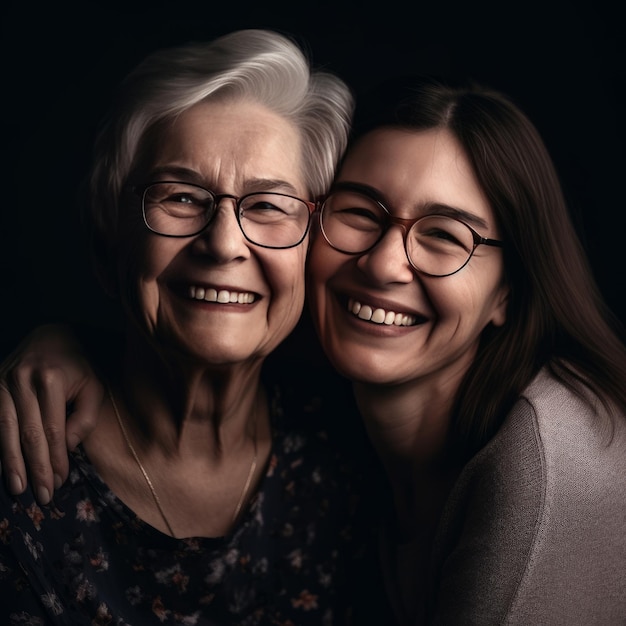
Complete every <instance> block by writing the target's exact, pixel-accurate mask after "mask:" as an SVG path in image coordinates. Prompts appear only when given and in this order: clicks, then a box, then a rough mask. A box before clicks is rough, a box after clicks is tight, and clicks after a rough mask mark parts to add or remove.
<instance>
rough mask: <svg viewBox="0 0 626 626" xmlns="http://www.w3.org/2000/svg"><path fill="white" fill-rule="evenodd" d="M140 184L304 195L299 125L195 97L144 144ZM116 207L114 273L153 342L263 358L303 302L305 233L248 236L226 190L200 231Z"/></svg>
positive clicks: (204, 353)
mask: <svg viewBox="0 0 626 626" xmlns="http://www.w3.org/2000/svg"><path fill="white" fill-rule="evenodd" d="M142 153H143V155H144V157H143V158H141V159H140V162H139V164H138V167H137V168H136V170H135V171H136V175H135V178H137V179H138V182H139V183H141V184H147V183H151V182H157V181H166V180H167V181H172V180H175V181H181V182H187V183H195V184H197V185H201V186H203V187H205V188H207V189H210V190H211V191H213V192H215V193H217V194H220V193H227V194H233V195H235V196H238V197H239V196H242V195H244V194H247V193H252V192H260V191H273V192H281V193H286V194H290V195H294V196H297V197H300V198H303V199H307V200H308V193H307V190H306V187H305V184H304V178H303V176H302V170H301V156H300V155H301V146H300V135H299V131H298V129H297V128H295V127H294V126H293V125H292V124H291V123H289V122H288V121H286V120H285V119H283V118H281V117H280V116H278V115H276V114H274V113H272V112H270V111H269V110H267V109H266V108H264V107H263V106H261V105H258V104H254V103H250V102H233V101H227V102H211V103H200V104H198V105H196V106H194V107H193V108H191V109H189V110H187V111H186V112H184V113H183V114H182V115H180V116H179V117H177V118H176V120H175V121H173V122H171V123H169V124H167V125H164V126H162V127H161V128H160V129H159V130H158V132H157V134H156V135H155V136H153V137H151V141H150V143H149V144H145V145H144V150H143V152H142ZM130 202H131V203H132V204H130V205H126V206H124V207H123V209H122V212H123V219H122V226H121V231H122V232H123V233H124V235H125V237H124V241H123V243H122V244H121V246H120V252H121V254H120V262H119V279H120V282H121V284H122V286H123V290H122V294H128V295H127V296H126V301H125V306H126V310H127V313H128V314H129V315H130V316H131V317H132V318H133V321H135V322H136V323H138V325H139V327H140V329H141V330H142V331H143V332H144V333H147V334H148V335H149V336H150V337H152V338H154V340H155V343H156V344H158V345H159V346H167V347H168V348H170V349H173V350H174V351H175V352H178V353H182V354H184V355H186V356H188V357H191V358H195V359H197V360H199V361H200V362H201V363H203V364H204V363H206V364H215V365H223V364H232V363H237V362H241V361H246V360H248V359H255V358H258V357H264V356H266V355H267V354H269V353H270V352H271V351H272V350H274V348H276V346H277V345H278V344H279V343H280V342H281V341H282V340H283V339H284V338H285V337H286V336H287V335H288V334H289V332H290V331H291V330H292V329H293V327H294V326H295V324H296V322H297V321H298V319H299V317H300V314H301V311H302V306H303V301H304V262H305V257H306V251H307V240H306V239H305V241H304V242H303V243H302V244H300V245H299V246H296V247H293V248H289V249H280V250H276V249H266V248H261V247H259V246H256V245H254V244H252V243H250V242H248V241H247V240H246V239H245V238H244V236H243V234H242V232H241V230H240V228H239V225H238V223H237V219H236V215H235V202H234V200H232V199H229V198H227V199H223V200H222V201H221V203H220V205H219V208H218V211H217V214H216V215H215V217H214V219H213V221H212V223H211V224H210V226H209V227H208V228H207V229H205V230H204V231H203V232H202V233H200V234H199V235H196V236H194V237H184V238H169V237H163V236H160V235H156V234H154V233H151V232H150V231H149V230H148V229H147V228H146V227H145V225H144V224H143V222H142V221H141V203H140V200H139V199H138V198H137V197H134V198H133V199H132V200H131V201H130Z"/></svg>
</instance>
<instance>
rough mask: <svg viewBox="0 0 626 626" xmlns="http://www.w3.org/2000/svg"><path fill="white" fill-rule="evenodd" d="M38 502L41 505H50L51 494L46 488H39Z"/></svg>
mask: <svg viewBox="0 0 626 626" xmlns="http://www.w3.org/2000/svg"><path fill="white" fill-rule="evenodd" d="M37 501H38V502H39V504H48V502H50V492H49V491H48V490H47V489H46V487H37Z"/></svg>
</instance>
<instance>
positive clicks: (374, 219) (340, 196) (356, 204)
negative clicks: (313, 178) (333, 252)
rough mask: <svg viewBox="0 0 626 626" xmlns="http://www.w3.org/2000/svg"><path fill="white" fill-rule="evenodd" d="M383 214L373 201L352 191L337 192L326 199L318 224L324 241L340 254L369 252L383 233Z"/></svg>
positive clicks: (383, 211) (380, 207)
mask: <svg viewBox="0 0 626 626" xmlns="http://www.w3.org/2000/svg"><path fill="white" fill-rule="evenodd" d="M386 218H387V213H386V212H385V210H384V209H383V208H382V206H380V205H379V204H378V203H377V202H376V201H375V200H372V199H371V198H368V197H367V196H364V195H363V194H360V193H358V192H355V191H348V190H345V191H344V190H340V191H335V192H333V193H332V194H330V195H329V196H328V198H327V199H326V201H325V202H324V206H323V207H322V212H321V216H320V224H321V228H322V232H323V233H324V237H325V238H326V241H328V243H329V244H330V245H331V246H333V248H336V249H337V250H339V251H341V252H348V253H358V252H364V251H365V250H367V249H369V248H371V247H372V246H373V245H374V244H375V243H376V242H377V241H378V239H379V238H380V235H381V233H382V232H383V229H384V226H385V221H386Z"/></svg>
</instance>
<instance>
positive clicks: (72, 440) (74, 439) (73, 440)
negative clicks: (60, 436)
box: [67, 435, 80, 452]
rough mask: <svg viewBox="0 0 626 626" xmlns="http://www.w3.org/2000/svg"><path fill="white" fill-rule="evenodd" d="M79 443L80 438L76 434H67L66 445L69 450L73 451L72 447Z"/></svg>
mask: <svg viewBox="0 0 626 626" xmlns="http://www.w3.org/2000/svg"><path fill="white" fill-rule="evenodd" d="M79 443H80V439H79V438H78V436H77V435H68V436H67V447H68V449H69V451H70V452H73V451H74V448H76V446H77V445H78V444H79Z"/></svg>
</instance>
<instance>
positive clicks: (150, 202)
mask: <svg viewBox="0 0 626 626" xmlns="http://www.w3.org/2000/svg"><path fill="white" fill-rule="evenodd" d="M214 205H215V202H214V199H213V196H212V195H211V194H210V193H209V192H208V191H207V190H206V189H203V188H202V187H197V186H196V185H189V184H186V183H167V182H165V183H155V184H153V185H150V186H149V187H147V188H146V190H145V191H144V194H143V214H144V219H145V222H146V225H147V226H148V228H150V230H153V231H154V232H155V233H158V234H160V235H170V236H174V237H187V236H189V235H195V234H196V233H199V232H200V231H201V230H202V229H203V228H204V227H205V226H206V224H207V223H208V222H209V220H210V219H211V216H212V214H213V209H214Z"/></svg>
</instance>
